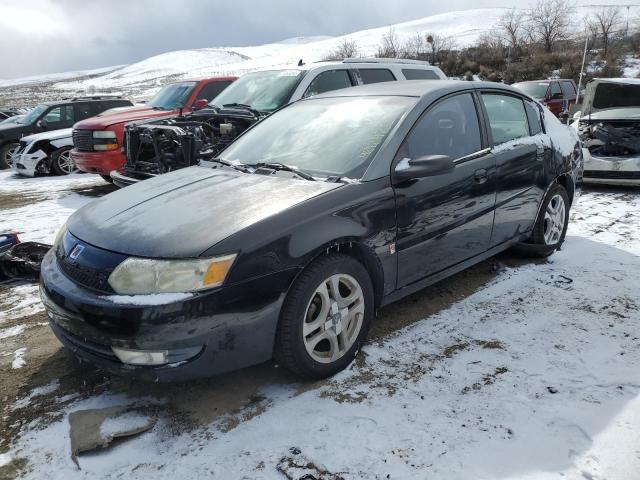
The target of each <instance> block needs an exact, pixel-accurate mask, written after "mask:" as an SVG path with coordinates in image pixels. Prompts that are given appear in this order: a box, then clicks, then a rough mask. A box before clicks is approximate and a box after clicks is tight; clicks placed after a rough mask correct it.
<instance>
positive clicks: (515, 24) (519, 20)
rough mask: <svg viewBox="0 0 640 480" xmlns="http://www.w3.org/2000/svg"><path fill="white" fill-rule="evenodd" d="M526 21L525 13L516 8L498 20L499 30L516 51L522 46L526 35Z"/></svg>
mask: <svg viewBox="0 0 640 480" xmlns="http://www.w3.org/2000/svg"><path fill="white" fill-rule="evenodd" d="M525 20H526V16H525V12H524V11H522V10H516V9H515V8H513V9H511V10H509V11H508V12H506V13H505V14H504V15H502V16H501V17H500V19H499V20H498V28H499V29H500V30H501V32H502V35H503V36H504V39H505V40H506V42H507V43H508V44H509V45H510V46H511V48H513V49H514V50H515V49H517V48H518V47H519V46H520V44H521V43H522V40H523V37H524V35H525Z"/></svg>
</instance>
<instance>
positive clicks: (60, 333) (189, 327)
mask: <svg viewBox="0 0 640 480" xmlns="http://www.w3.org/2000/svg"><path fill="white" fill-rule="evenodd" d="M296 273H297V272H293V271H287V272H279V273H277V274H273V275H267V276H265V277H261V278H260V279H257V280H252V281H250V282H247V283H244V284H242V285H237V286H227V287H224V288H221V289H217V290H215V291H210V292H206V293H200V294H195V295H193V296H190V297H189V298H184V299H181V300H180V301H170V303H167V304H161V305H157V304H155V302H146V301H141V300H140V296H138V297H124V296H117V295H104V294H102V295H101V294H99V293H97V292H94V291H92V290H89V289H88V288H85V287H80V286H79V285H78V284H76V283H75V282H73V281H71V280H70V279H69V278H68V277H67V276H66V275H65V274H64V273H63V272H62V270H61V269H60V266H59V260H58V258H57V257H56V255H55V253H54V251H53V249H52V250H51V251H50V252H49V253H48V254H47V255H46V257H45V259H44V261H43V262H42V267H41V281H40V295H41V298H42V301H43V303H44V305H45V308H46V311H47V315H48V317H49V322H50V324H51V327H52V330H53V332H54V333H55V335H56V336H57V337H58V339H59V340H60V341H61V342H62V343H63V344H64V345H65V346H66V347H67V348H68V349H69V350H71V351H72V352H73V353H74V354H75V355H76V356H77V357H79V358H80V359H81V360H85V361H88V362H89V363H92V364H94V365H96V366H98V367H100V368H102V369H104V370H106V371H109V372H113V373H116V374H132V375H134V376H136V377H139V378H141V379H144V380H148V381H182V380H188V379H194V378H201V377H208V376H212V375H215V374H219V373H223V372H227V371H231V370H236V369H239V368H243V367H246V366H250V365H255V364H258V363H262V362H264V361H267V360H269V359H270V358H271V356H272V353H273V344H274V339H275V332H276V327H277V323H278V318H279V312H280V308H281V305H282V301H283V299H284V292H285V291H286V286H287V285H288V284H289V283H290V282H291V281H292V279H293V276H294V275H295V274H296ZM142 297H143V298H144V297H145V296H142ZM114 347H115V348H116V349H124V350H134V351H144V352H166V354H167V359H168V362H167V363H166V364H164V365H161V366H137V365H131V364H127V363H123V362H122V361H121V360H120V359H119V357H118V356H116V354H115V352H114V350H113V348H114Z"/></svg>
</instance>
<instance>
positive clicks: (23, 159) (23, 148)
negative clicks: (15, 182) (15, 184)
mask: <svg viewBox="0 0 640 480" xmlns="http://www.w3.org/2000/svg"><path fill="white" fill-rule="evenodd" d="M71 130H72V129H71V128H65V129H63V130H52V131H50V132H42V133H36V134H35V135H29V136H27V137H22V138H21V139H20V146H19V147H18V148H16V150H15V152H14V153H13V155H12V157H11V168H12V169H13V171H14V172H16V173H18V174H20V175H24V176H27V177H35V176H36V175H49V174H54V175H68V174H70V173H73V172H75V171H76V166H75V164H74V162H73V160H72V159H71V155H70V152H71V149H72V148H73V139H72V138H71Z"/></svg>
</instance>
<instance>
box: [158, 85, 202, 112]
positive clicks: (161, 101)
mask: <svg viewBox="0 0 640 480" xmlns="http://www.w3.org/2000/svg"><path fill="white" fill-rule="evenodd" d="M196 85H197V82H180V83H172V84H171V85H167V86H165V87H164V88H163V89H162V90H160V91H159V92H158V93H156V94H155V96H154V97H153V98H152V99H151V100H149V105H150V106H152V107H153V108H156V109H158V110H175V109H176V108H180V107H184V104H185V103H186V102H187V100H188V99H189V96H190V95H191V92H193V89H194V88H195V86H196Z"/></svg>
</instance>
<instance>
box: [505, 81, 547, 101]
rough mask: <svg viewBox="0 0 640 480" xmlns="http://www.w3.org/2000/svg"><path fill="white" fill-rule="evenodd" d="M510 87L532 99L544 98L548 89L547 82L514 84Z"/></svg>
mask: <svg viewBox="0 0 640 480" xmlns="http://www.w3.org/2000/svg"><path fill="white" fill-rule="evenodd" d="M512 87H515V88H517V89H518V90H520V91H522V92H524V93H526V94H527V95H529V96H530V97H533V98H544V96H545V95H546V94H547V90H548V88H549V82H522V83H514V84H513V85H512Z"/></svg>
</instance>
